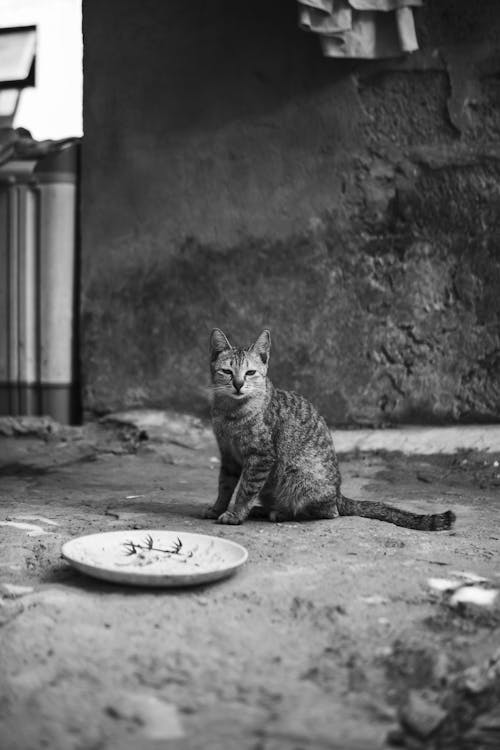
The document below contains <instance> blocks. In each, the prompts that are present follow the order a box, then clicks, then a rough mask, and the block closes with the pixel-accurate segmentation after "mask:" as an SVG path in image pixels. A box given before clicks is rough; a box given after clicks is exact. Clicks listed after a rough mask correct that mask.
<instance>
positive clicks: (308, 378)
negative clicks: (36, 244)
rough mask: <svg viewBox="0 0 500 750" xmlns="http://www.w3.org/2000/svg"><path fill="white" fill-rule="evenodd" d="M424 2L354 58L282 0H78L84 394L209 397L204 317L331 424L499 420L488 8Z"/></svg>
mask: <svg viewBox="0 0 500 750" xmlns="http://www.w3.org/2000/svg"><path fill="white" fill-rule="evenodd" d="M427 5H428V6H429V7H426V8H425V9H424V10H423V11H422V12H421V13H420V14H419V15H418V16H417V23H418V29H419V38H420V39H421V40H422V50H421V52H419V53H417V54H416V55H412V56H411V57H410V58H408V59H406V60H403V61H388V62H381V63H351V62H346V61H332V60H325V59H322V58H321V56H320V52H319V48H318V47H317V46H316V40H315V39H313V38H311V37H310V36H308V35H306V34H304V33H303V32H300V31H299V30H298V29H297V27H296V17H295V8H293V7H291V6H290V3H287V2H285V1H284V0H279V2H278V1H277V2H275V3H273V4H272V6H270V5H269V4H267V3H265V2H264V0H262V1H261V2H256V3H253V4H252V6H251V7H250V6H247V4H245V6H244V7H241V6H240V5H239V4H234V3H230V2H229V1H227V2H222V1H220V0H216V1H215V2H213V3H212V4H211V6H210V11H208V10H207V8H206V7H205V5H204V4H203V3H202V2H201V0H199V1H198V2H193V3H190V4H188V6H185V5H184V4H182V3H180V2H174V1H173V0H172V1H171V2H170V3H168V4H165V3H162V2H160V1H159V0H148V1H147V2H146V3H145V4H144V7H143V6H141V9H139V8H138V7H137V5H136V4H134V3H129V2H120V4H119V8H120V12H119V14H118V15H117V10H118V0H109V2H108V3H106V6H105V7H103V6H102V5H100V4H99V3H97V2H96V0H86V2H85V3H84V32H85V49H86V52H85V81H86V83H85V95H84V112H85V144H84V176H83V257H82V269H83V300H82V303H83V304H82V307H83V309H82V338H83V351H82V369H83V376H84V381H85V407H86V409H87V410H88V411H90V412H97V413H103V412H106V411H110V410H114V409H119V408H128V407H136V406H168V407H174V408H180V409H188V410H191V411H194V412H196V413H199V414H206V413H207V390H206V384H207V363H206V351H207V338H208V333H209V330H210V328H211V327H212V326H215V325H217V326H220V327H222V328H224V329H225V330H227V332H228V333H229V334H230V335H233V336H234V338H236V339H242V340H243V341H250V339H251V338H252V337H253V336H255V335H256V333H257V332H258V330H259V328H260V327H262V326H270V327H271V329H272V333H273V356H272V366H271V372H272V375H273V379H274V380H275V382H276V383H278V384H280V385H281V386H283V387H289V388H295V389H297V390H300V391H301V392H302V393H304V394H305V395H307V396H309V397H310V398H311V399H312V400H313V401H314V402H315V403H316V405H317V406H318V407H319V408H320V409H321V411H322V412H323V413H324V414H325V416H326V417H327V419H328V421H329V422H330V423H336V424H344V423H358V424H381V423H395V422H408V421H411V422H444V423H446V422H452V421H457V420H459V421H460V420H461V421H469V420H479V421H491V420H494V419H497V418H498V412H499V405H500V384H499V378H498V373H499V371H500V368H499V364H500V362H499V360H500V325H499V322H500V321H499V319H500V302H499V298H500V295H499V293H498V290H499V289H500V258H499V251H498V247H499V244H500V243H499V240H500V226H499V218H498V217H499V208H500V205H499V203H500V146H499V141H498V131H499V128H500V110H499V104H500V85H499V81H500V43H497V41H496V40H497V39H498V38H499V35H498V32H499V31H500V8H498V7H497V4H496V3H495V2H492V1H491V2H485V3H484V4H483V5H482V12H481V15H480V16H479V14H477V13H476V14H475V16H474V22H473V23H472V21H471V16H470V9H469V4H468V3H465V2H463V1H461V2H451V0H450V1H449V2H447V1H445V0H440V1H439V2H434V3H432V4H430V3H428V4H427ZM167 6H168V7H167ZM292 6H293V4H292ZM262 14H264V15H265V17H266V23H265V24H263V23H262V20H261V19H262ZM117 17H119V18H120V22H119V25H118V31H119V33H116V18H117ZM241 28H245V35H244V38H241V36H238V34H237V32H238V30H239V29H241ZM228 60H229V63H228ZM124 70H126V71H127V75H126V76H124V75H123V71H124Z"/></svg>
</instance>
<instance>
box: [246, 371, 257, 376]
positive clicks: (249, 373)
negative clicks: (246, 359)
mask: <svg viewBox="0 0 500 750" xmlns="http://www.w3.org/2000/svg"><path fill="white" fill-rule="evenodd" d="M256 372H257V371H256V370H247V371H246V373H245V375H255V373H256Z"/></svg>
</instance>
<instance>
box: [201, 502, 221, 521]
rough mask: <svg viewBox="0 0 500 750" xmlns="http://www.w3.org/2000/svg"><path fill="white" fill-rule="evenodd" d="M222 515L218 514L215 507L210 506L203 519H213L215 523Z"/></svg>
mask: <svg viewBox="0 0 500 750" xmlns="http://www.w3.org/2000/svg"><path fill="white" fill-rule="evenodd" d="M219 516H220V513H218V512H217V511H216V509H215V507H214V506H213V505H209V506H208V508H205V510H204V511H203V518H211V519H212V520H214V521H215V519H216V518H219Z"/></svg>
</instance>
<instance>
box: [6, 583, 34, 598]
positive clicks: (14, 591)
mask: <svg viewBox="0 0 500 750" xmlns="http://www.w3.org/2000/svg"><path fill="white" fill-rule="evenodd" d="M33 590H34V589H33V586H20V585H18V584H16V583H0V593H2V594H4V596H9V597H11V598H12V599H15V598H17V597H18V596H26V594H32V593H33Z"/></svg>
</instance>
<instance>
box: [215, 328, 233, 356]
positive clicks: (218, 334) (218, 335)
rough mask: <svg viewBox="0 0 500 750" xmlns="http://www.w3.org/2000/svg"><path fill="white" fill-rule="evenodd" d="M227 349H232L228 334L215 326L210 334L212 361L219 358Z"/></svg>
mask: <svg viewBox="0 0 500 750" xmlns="http://www.w3.org/2000/svg"><path fill="white" fill-rule="evenodd" d="M226 349H232V346H231V344H230V343H229V341H228V340H227V337H226V335H225V334H224V333H223V332H222V331H221V329H220V328H214V329H213V331H212V333H211V334H210V359H211V360H212V361H213V360H214V359H217V357H218V356H219V354H220V353H221V352H224V351H226Z"/></svg>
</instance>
